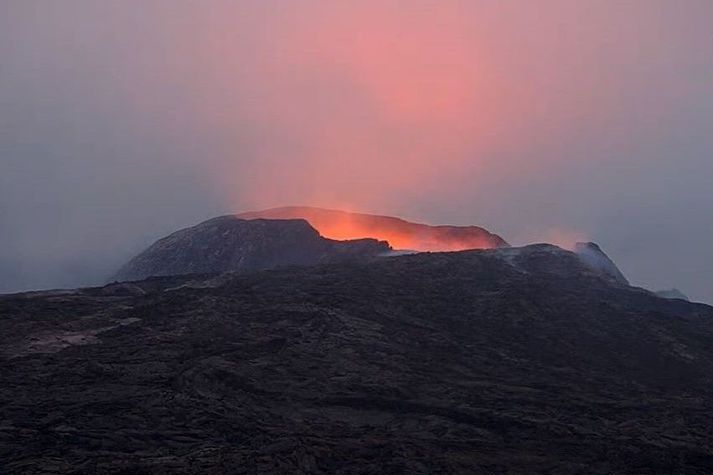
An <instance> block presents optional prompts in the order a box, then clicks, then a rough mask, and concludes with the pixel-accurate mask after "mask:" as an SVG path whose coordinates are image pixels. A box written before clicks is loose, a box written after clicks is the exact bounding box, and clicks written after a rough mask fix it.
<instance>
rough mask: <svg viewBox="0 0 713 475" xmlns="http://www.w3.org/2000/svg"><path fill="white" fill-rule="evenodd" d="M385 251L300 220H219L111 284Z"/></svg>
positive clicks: (140, 259) (167, 245) (172, 242)
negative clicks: (329, 235) (324, 233)
mask: <svg viewBox="0 0 713 475" xmlns="http://www.w3.org/2000/svg"><path fill="white" fill-rule="evenodd" d="M389 250H390V247H389V245H388V244H387V243H385V242H380V241H377V240H375V239H360V240H353V241H334V240H331V239H325V238H323V237H322V236H320V235H319V233H318V232H317V231H316V230H315V229H314V228H313V227H312V226H310V225H309V223H307V221H304V220H299V219H295V220H265V219H257V220H250V221H247V220H243V219H238V218H236V217H235V216H222V217H219V218H214V219H211V220H208V221H205V222H203V223H201V224H199V225H197V226H193V227H191V228H187V229H182V230H180V231H177V232H175V233H173V234H171V235H170V236H168V237H165V238H163V239H161V240H159V241H157V242H156V243H155V244H153V245H152V246H151V247H149V248H148V249H147V250H145V251H144V252H142V253H141V254H139V255H138V256H136V257H135V258H133V259H132V260H131V261H130V262H128V263H127V264H126V265H125V266H124V267H122V269H120V270H119V272H118V273H117V274H116V276H115V277H114V280H118V281H127V280H141V279H145V278H147V277H154V276H167V275H182V274H194V273H209V272H228V271H233V272H236V271H255V270H264V269H272V268H275V267H281V266H289V265H313V264H320V263H328V262H340V261H345V260H351V259H360V258H368V257H373V256H376V255H379V254H383V253H387V252H388V251H389Z"/></svg>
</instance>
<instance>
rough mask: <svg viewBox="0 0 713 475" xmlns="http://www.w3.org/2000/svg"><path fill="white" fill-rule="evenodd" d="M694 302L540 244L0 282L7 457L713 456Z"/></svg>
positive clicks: (372, 459) (380, 463) (240, 461)
mask: <svg viewBox="0 0 713 475" xmlns="http://www.w3.org/2000/svg"><path fill="white" fill-rule="evenodd" d="M712 383H713V308H711V307H708V306H705V305H696V304H690V303H688V302H684V301H680V300H666V299H662V298H658V297H656V296H655V295H653V294H651V293H649V292H647V291H644V290H641V289H636V288H631V287H628V286H626V285H621V284H619V283H617V282H615V281H614V280H612V279H611V278H608V277H606V276H604V275H602V274H601V273H600V272H597V271H595V270H594V269H592V268H591V267H589V266H587V265H586V264H584V263H583V262H582V260H581V259H580V258H579V257H578V256H577V255H575V254H573V253H570V252H566V251H562V250H560V249H558V248H555V247H553V246H546V245H541V246H530V247H526V248H522V249H501V250H491V251H468V252H459V253H434V254H415V255H409V256H401V257H393V258H384V259H379V260H375V261H370V262H365V263H341V264H331V265H323V266H318V267H295V268H289V269H282V270H273V271H267V272H258V273H253V274H249V275H229V274H226V275H222V276H204V277H201V276H183V277H169V278H161V279H150V280H147V281H143V282H137V283H131V284H115V285H110V286H107V287H104V288H98V289H85V290H82V291H77V292H64V293H52V292H49V293H44V294H33V295H18V296H10V297H4V298H0V407H2V419H1V420H0V460H2V461H3V463H4V464H5V467H4V468H5V470H4V471H5V472H7V473H39V472H41V471H47V470H50V469H51V470H53V471H54V472H55V473H76V472H82V471H84V472H89V473H93V472H99V473H225V472H231V473H297V472H300V471H301V472H303V473H488V474H490V473H510V474H531V473H602V474H605V473H606V474H610V473H636V474H645V473H649V474H653V473H700V474H707V473H711V469H713V433H711V431H710V427H711V426H713V389H711V388H713V385H712Z"/></svg>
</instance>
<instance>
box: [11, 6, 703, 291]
mask: <svg viewBox="0 0 713 475" xmlns="http://www.w3.org/2000/svg"><path fill="white" fill-rule="evenodd" d="M712 21H713V2H711V1H710V0H686V1H681V2H677V1H673V0H671V1H663V0H632V1H619V0H611V1H595V0H592V1H577V2H572V1H571V0H567V1H565V0H543V1H541V2H530V1H529V0H522V1H514V0H513V1H503V2H498V1H495V0H493V1H481V2H477V1H465V0H439V1H435V0H379V1H376V0H360V1H357V0H354V1H344V2H334V1H326V0H292V1H291V2H280V1H276V0H253V1H247V0H242V1H241V0H235V1H228V0H225V1H221V0H202V1H200V2H190V1H188V0H184V1H180V0H170V1H169V0H126V1H118V0H117V1H96V0H64V1H61V2H58V1H49V0H46V1H41V0H0V292H10V291H19V290H25V289H39V288H47V287H72V286H79V285H88V284H94V283H101V282H102V281H103V280H104V279H106V278H107V277H109V276H110V275H111V274H112V272H113V271H114V270H116V268H117V267H118V266H119V265H120V264H121V263H122V262H123V261H125V260H126V259H128V258H129V257H131V256H132V255H133V254H135V253H137V252H138V251H140V250H141V249H142V248H143V247H145V246H146V245H148V244H150V243H151V242H152V241H153V240H154V239H156V238H158V237H161V236H163V235H165V234H167V233H169V232H171V231H173V230H175V229H177V228H179V227H182V226H186V225H190V224H194V223H196V222H199V221H202V220H204V219H207V218H210V217H213V216H216V215H219V214H225V213H230V212H237V211H245V210H249V209H255V208H265V207H271V206H278V205H289V204H300V205H302V204H304V205H316V206H326V207H346V208H350V209H354V210H360V211H366V212H377V213H381V214H394V215H400V216H403V217H405V218H410V219H413V220H418V221H424V222H429V223H435V224H441V223H447V224H471V223H472V224H477V225H482V226H484V227H486V228H488V229H489V230H491V231H493V232H497V233H499V234H501V235H502V236H503V237H505V238H506V239H507V240H509V241H510V242H511V243H514V244H523V243H529V242H534V241H541V240H549V241H555V242H556V243H562V244H567V243H569V242H570V241H573V240H576V239H589V240H593V241H596V242H598V243H599V244H600V245H601V246H602V248H603V249H604V250H605V251H606V252H607V253H608V254H609V255H610V256H611V257H612V258H613V259H614V260H615V261H616V262H617V264H618V265H619V267H620V268H621V269H622V271H623V272H624V273H625V274H626V276H627V277H628V278H629V280H630V281H631V282H632V283H633V284H635V285H642V286H645V287H648V288H651V289H654V290H657V289H664V288H671V287H677V288H680V289H681V290H682V291H683V292H684V293H686V294H687V295H689V296H690V297H692V298H693V299H694V300H699V301H707V302H713V246H711V245H710V242H711V239H712V238H713V212H712V211H711V209H710V202H711V195H712V194H713V193H712V190H713V133H712V131H713V30H712V29H711V26H710V25H711V22H712Z"/></svg>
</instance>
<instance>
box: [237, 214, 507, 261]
mask: <svg viewBox="0 0 713 475" xmlns="http://www.w3.org/2000/svg"><path fill="white" fill-rule="evenodd" d="M237 216H238V217H239V218H243V219H256V218H261V219H305V220H307V221H308V222H309V223H310V224H311V225H312V226H314V227H315V228H316V229H317V230H318V231H319V232H320V234H322V235H323V236H325V237H328V238H332V239H355V238H367V237H370V238H376V239H379V240H382V241H388V242H389V244H390V245H391V246H392V247H394V248H395V249H410V250H415V251H462V250H466V249H493V248H499V247H508V243H507V242H505V240H504V239H503V238H501V237H500V236H498V235H497V234H493V233H491V232H489V231H487V230H485V229H483V228H481V227H478V226H430V225H428V224H420V223H412V222H409V221H406V220H403V219H401V218H395V217H391V216H379V215H373V214H364V213H350V212H346V211H340V210H333V209H324V208H312V207H307V206H288V207H284V208H273V209H268V210H263V211H251V212H248V213H241V214H238V215H237Z"/></svg>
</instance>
